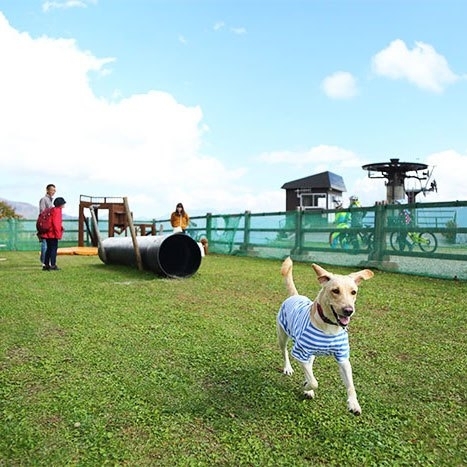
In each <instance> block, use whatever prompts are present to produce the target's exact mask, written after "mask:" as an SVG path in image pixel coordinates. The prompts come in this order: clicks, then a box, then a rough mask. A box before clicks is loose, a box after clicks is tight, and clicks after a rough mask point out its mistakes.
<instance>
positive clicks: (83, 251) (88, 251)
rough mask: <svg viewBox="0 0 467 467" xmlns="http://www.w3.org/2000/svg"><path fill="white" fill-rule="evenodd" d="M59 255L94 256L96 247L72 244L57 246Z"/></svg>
mask: <svg viewBox="0 0 467 467" xmlns="http://www.w3.org/2000/svg"><path fill="white" fill-rule="evenodd" d="M57 254H59V255H80V256H96V255H97V247H95V246H73V247H69V248H59V249H58V251H57Z"/></svg>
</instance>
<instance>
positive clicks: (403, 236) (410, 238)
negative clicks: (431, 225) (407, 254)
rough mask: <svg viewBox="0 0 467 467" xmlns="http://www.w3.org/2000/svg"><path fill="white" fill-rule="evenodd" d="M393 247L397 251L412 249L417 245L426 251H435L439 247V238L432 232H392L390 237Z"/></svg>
mask: <svg viewBox="0 0 467 467" xmlns="http://www.w3.org/2000/svg"><path fill="white" fill-rule="evenodd" d="M389 242H390V244H391V248H392V249H393V250H395V251H397V250H399V251H404V250H405V249H406V248H407V249H408V250H409V251H412V250H413V249H414V247H415V246H418V247H419V248H420V250H422V251H424V252H426V253H434V252H435V251H436V248H438V239H437V238H436V235H435V234H434V233H432V232H407V231H399V232H392V233H391V236H390V237H389Z"/></svg>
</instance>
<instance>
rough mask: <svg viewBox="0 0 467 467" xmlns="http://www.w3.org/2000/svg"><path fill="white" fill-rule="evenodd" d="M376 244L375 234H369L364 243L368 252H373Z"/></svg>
mask: <svg viewBox="0 0 467 467" xmlns="http://www.w3.org/2000/svg"><path fill="white" fill-rule="evenodd" d="M373 243H374V237H373V234H372V233H371V234H368V235H366V236H365V239H364V241H363V244H364V245H365V247H366V249H367V250H368V251H373V250H374V248H375V246H374V245H373Z"/></svg>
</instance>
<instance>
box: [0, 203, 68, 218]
mask: <svg viewBox="0 0 467 467" xmlns="http://www.w3.org/2000/svg"><path fill="white" fill-rule="evenodd" d="M0 201H3V202H4V203H6V204H8V205H9V206H11V207H12V208H13V209H14V210H15V212H16V214H19V215H20V216H22V217H23V218H24V219H36V218H37V216H38V215H39V206H33V205H32V204H29V203H23V202H21V201H10V200H8V199H5V198H0ZM63 218H64V219H76V217H74V216H68V215H67V214H63Z"/></svg>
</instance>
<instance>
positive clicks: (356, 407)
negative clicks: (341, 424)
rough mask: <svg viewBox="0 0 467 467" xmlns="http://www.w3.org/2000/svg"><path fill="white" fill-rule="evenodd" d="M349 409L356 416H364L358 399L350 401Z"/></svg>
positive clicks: (348, 402)
mask: <svg viewBox="0 0 467 467" xmlns="http://www.w3.org/2000/svg"><path fill="white" fill-rule="evenodd" d="M347 407H348V408H349V411H350V412H352V413H353V414H354V415H361V414H362V409H361V407H360V404H359V403H358V401H357V399H356V398H351V399H348V400H347Z"/></svg>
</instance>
